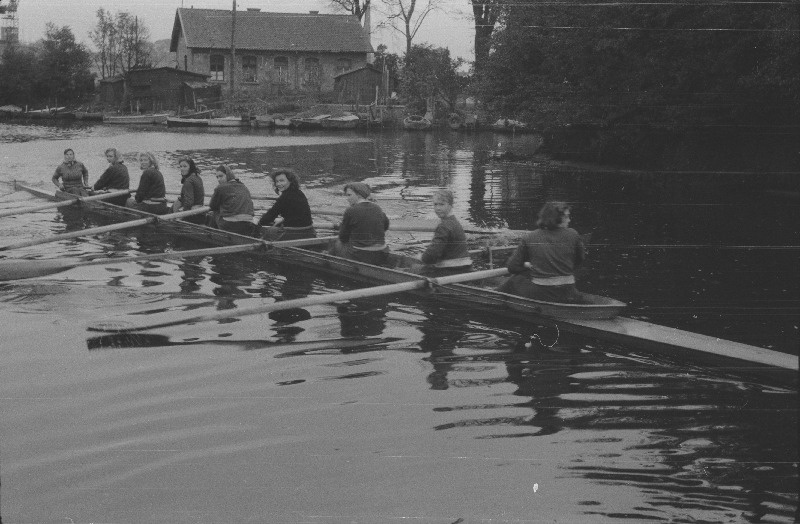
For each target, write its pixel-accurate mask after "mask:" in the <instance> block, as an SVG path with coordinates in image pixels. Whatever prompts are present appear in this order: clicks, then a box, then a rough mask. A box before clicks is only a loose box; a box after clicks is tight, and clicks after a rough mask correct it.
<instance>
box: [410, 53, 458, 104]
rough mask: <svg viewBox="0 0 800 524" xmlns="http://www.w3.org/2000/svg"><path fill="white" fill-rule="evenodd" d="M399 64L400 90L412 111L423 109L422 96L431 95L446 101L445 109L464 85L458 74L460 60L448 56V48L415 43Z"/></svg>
mask: <svg viewBox="0 0 800 524" xmlns="http://www.w3.org/2000/svg"><path fill="white" fill-rule="evenodd" d="M405 63H406V65H405V67H404V68H403V74H402V77H403V94H404V96H405V98H406V99H407V101H408V105H410V106H411V107H412V108H413V109H414V110H415V112H420V113H421V112H423V111H422V108H425V107H426V100H427V99H429V98H433V99H435V100H439V101H442V102H444V103H445V104H447V106H448V107H447V108H448V112H450V111H452V110H453V108H454V107H455V104H456V97H457V96H458V95H459V94H460V93H461V90H462V89H463V88H464V80H463V77H461V76H460V75H459V74H458V68H459V67H461V65H462V64H463V60H462V59H461V58H458V59H456V60H453V59H451V58H450V50H449V49H446V48H442V47H433V46H431V45H428V44H415V45H414V46H412V47H411V53H410V54H409V55H407V56H406V60H405Z"/></svg>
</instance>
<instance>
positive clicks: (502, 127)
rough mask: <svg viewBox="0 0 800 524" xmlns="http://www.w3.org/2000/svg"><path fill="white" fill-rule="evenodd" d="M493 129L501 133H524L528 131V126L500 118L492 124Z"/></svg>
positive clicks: (517, 121)
mask: <svg viewBox="0 0 800 524" xmlns="http://www.w3.org/2000/svg"><path fill="white" fill-rule="evenodd" d="M492 129H494V130H495V131H499V132H501V133H524V132H526V131H528V124H526V123H525V122H520V121H519V120H513V119H511V118H499V119H497V121H496V122H495V123H494V124H492Z"/></svg>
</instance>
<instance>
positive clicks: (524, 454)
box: [0, 124, 800, 524]
mask: <svg viewBox="0 0 800 524" xmlns="http://www.w3.org/2000/svg"><path fill="white" fill-rule="evenodd" d="M537 146H538V141H537V139H536V138H535V137H532V136H516V137H512V136H509V135H498V134H492V133H481V134H476V135H474V134H456V133H448V132H435V133H419V134H412V133H404V132H396V133H374V134H366V133H342V134H328V135H326V134H322V133H318V134H291V133H286V134H283V135H281V134H277V133H270V132H266V131H258V132H256V131H252V132H251V131H247V132H240V131H233V132H230V131H220V132H213V131H210V132H202V133H197V132H185V131H184V132H172V131H171V130H166V129H163V128H144V129H134V128H124V127H106V126H94V127H92V126H88V127H82V126H74V127H73V126H67V127H57V128H56V127H47V126H25V125H9V124H0V208H2V209H6V208H9V207H13V206H22V207H25V206H29V205H32V204H34V203H38V201H37V200H36V199H35V198H33V197H31V196H30V195H28V194H26V193H22V192H14V191H13V185H12V184H10V182H11V181H12V180H14V179H16V180H23V181H26V182H28V183H37V184H38V183H41V184H43V186H44V187H48V188H49V187H52V186H51V185H50V181H49V179H50V176H51V175H52V172H53V170H54V168H55V166H56V165H57V164H58V163H60V161H61V158H62V152H63V150H64V149H65V148H67V147H71V148H73V149H74V150H75V151H76V155H77V158H78V159H79V160H81V161H82V162H84V163H85V164H86V165H87V167H88V168H89V171H90V180H91V181H92V182H94V181H95V180H96V179H97V177H98V176H99V175H100V174H101V173H102V171H103V170H104V169H105V167H106V162H105V159H104V157H103V151H104V149H105V148H107V147H117V148H119V149H120V150H121V151H123V152H124V153H125V154H126V155H128V157H127V158H128V159H127V162H126V163H127V164H128V167H129V169H130V172H131V175H132V181H133V184H134V185H135V184H136V183H138V178H139V174H140V170H139V168H138V164H137V163H136V162H135V161H134V159H133V154H134V153H135V152H137V151H153V152H154V153H156V155H157V157H158V158H159V159H160V161H161V163H162V172H163V173H164V175H165V177H166V179H167V186H168V190H177V189H178V188H179V179H180V176H179V174H178V169H177V166H176V162H177V160H176V159H177V158H178V157H179V156H180V155H183V154H190V155H192V156H193V157H194V158H195V159H196V160H197V162H198V164H199V165H200V166H201V168H202V169H203V170H204V175H203V178H204V180H205V182H206V189H207V192H210V191H211V190H212V189H213V187H214V185H215V183H214V178H213V174H212V169H213V167H214V166H215V165H216V164H218V163H221V162H226V163H229V164H232V165H233V166H234V167H235V170H236V171H237V173H239V176H240V179H241V180H242V181H244V182H245V183H246V184H247V185H248V186H249V187H250V189H251V192H252V193H253V194H255V195H267V194H272V191H271V187H270V185H269V184H268V179H267V178H265V174H266V173H267V172H269V170H270V169H271V168H273V167H276V166H286V165H289V166H293V167H295V168H296V169H297V170H298V172H299V173H300V175H301V177H302V181H303V185H304V188H305V190H306V193H307V195H308V196H309V199H310V200H311V202H312V206H314V207H324V208H326V209H338V210H341V209H343V208H344V205H345V201H344V198H343V197H342V196H341V187H342V185H343V184H344V183H345V182H347V181H356V180H363V181H366V182H368V183H369V184H370V185H371V186H372V187H373V188H374V189H375V191H376V193H377V194H378V196H379V198H380V199H381V200H380V203H381V205H382V206H383V207H384V209H385V210H386V212H387V214H388V215H390V217H392V218H393V219H395V220H397V221H400V220H402V219H418V218H430V219H433V218H434V214H433V212H432V209H431V204H430V194H431V193H432V192H433V191H434V190H435V189H436V188H437V187H448V188H450V189H452V190H453V191H454V192H455V194H456V199H457V202H456V205H455V213H456V215H457V216H458V217H459V218H460V219H461V221H462V222H463V223H465V224H471V225H474V226H481V227H491V228H510V229H526V228H532V227H533V225H534V222H535V215H536V211H537V210H538V208H539V207H540V206H541V204H542V203H543V202H544V201H546V200H551V199H559V200H567V201H570V202H573V203H574V208H573V223H572V226H573V227H575V228H576V229H577V230H578V231H579V232H581V233H591V234H592V237H591V248H590V253H589V256H590V260H589V262H588V264H587V267H585V268H584V269H583V270H582V271H581V273H580V275H579V277H580V287H581V288H582V289H584V290H586V291H589V292H593V293H597V294H604V295H609V296H613V297H615V298H618V299H620V300H623V301H625V302H628V303H629V304H630V308H629V310H628V311H627V312H626V314H627V315H628V316H632V317H635V318H640V319H646V320H650V321H653V322H655V323H658V324H664V325H668V326H672V327H678V328H681V329H686V330H690V331H694V332H698V333H703V334H706V335H711V336H715V337H719V338H724V339H729V340H735V341H738V342H744V343H747V344H752V345H756V346H761V347H767V348H771V349H774V350H777V351H782V352H789V353H793V354H795V355H796V354H797V350H798V338H800V335H798V329H799V328H800V319H799V318H798V317H800V315H799V314H798V313H799V312H800V284H799V283H800V275H799V274H798V267H800V260H798V259H799V258H800V249H799V246H800V220H799V219H800V216H799V215H800V211H799V210H800V206H798V201H797V196H796V193H792V192H791V191H786V185H787V183H786V178H785V177H786V175H785V174H757V173H730V172H728V173H708V172H686V171H682V172H634V171H625V170H616V169H599V168H596V167H591V166H589V167H586V166H573V165H569V164H565V163H560V162H555V161H551V160H548V159H546V158H537V157H533V158H529V155H531V154H532V153H533V152H534V151H535V149H536V147H537ZM523 157H526V158H527V159H526V160H525V161H521V158H523ZM794 175H795V176H796V175H797V173H795V174H794ZM261 205H262V206H268V205H269V203H268V202H262V203H261ZM96 224H97V222H95V221H93V220H92V219H89V218H87V217H83V216H81V215H80V213H78V212H75V211H74V210H73V211H70V210H65V211H63V212H59V211H53V210H49V211H41V212H36V213H31V214H26V215H21V216H15V217H6V218H2V219H0V245H8V244H12V243H15V242H18V241H21V240H23V239H27V238H30V237H32V236H43V235H49V234H53V233H57V232H61V231H65V230H71V229H78V228H83V227H87V226H90V225H96ZM429 238H430V234H427V235H426V234H424V233H415V234H411V233H393V234H392V236H391V240H392V242H393V244H394V246H395V247H396V248H397V249H405V250H407V251H409V252H414V251H419V250H420V249H421V247H422V246H424V244H425V242H426V241H427V240H428V239H429ZM510 238H511V237H510V236H501V238H500V239H494V240H491V242H495V243H498V242H503V241H508V240H509V239H510ZM488 241H489V240H487V239H486V238H484V239H480V240H477V244H476V245H485V243H486V242H488ZM174 242H176V240H175V239H172V238H166V237H164V236H160V235H158V234H157V233H156V232H154V230H152V229H148V228H142V229H138V230H131V231H122V232H115V233H107V234H105V235H100V236H94V237H89V238H80V239H75V240H71V241H65V242H61V243H54V244H45V245H40V246H35V247H29V248H24V249H19V250H14V251H13V252H10V253H5V252H4V253H0V256H2V258H3V259H8V258H20V257H29V258H56V257H64V256H80V255H88V254H94V255H97V254H103V253H105V254H112V253H113V254H136V253H151V252H160V251H163V250H165V249H173V248H177V249H186V248H190V247H200V246H188V245H185V244H181V245H175V244H174ZM352 287H353V284H352V283H350V282H347V281H344V280H341V279H336V278H332V277H326V276H323V275H319V274H315V273H312V272H308V271H301V270H297V271H289V270H287V268H286V267H283V266H279V265H273V264H270V263H267V262H264V261H258V260H256V259H254V258H252V257H249V256H244V255H238V256H237V255H230V256H216V257H206V258H204V259H188V260H182V261H165V262H161V261H154V262H140V263H128V264H117V265H108V266H90V267H86V268H76V269H73V270H70V271H66V272H64V273H60V274H57V275H52V276H50V277H46V278H39V279H33V280H27V281H15V282H5V283H0V326H2V334H1V335H0V337H2V338H0V347H1V349H0V518H2V522H4V523H17V522H36V523H49V522H59V523H62V522H63V523H67V522H126V523H127V522H131V523H132V522H136V523H142V522H165V523H182V522H209V523H218V522H236V523H239V522H270V523H272V522H274V523H300V522H304V523H305V522H318V523H323V522H324V523H338V522H357V523H386V522H407V521H413V522H424V523H429V522H430V523H442V524H445V523H447V524H449V523H454V522H459V523H474V522H514V523H519V522H568V523H571V522H615V521H627V522H644V521H662V522H793V521H795V519H796V516H797V507H798V470H797V465H798V443H797V434H798V433H797V430H798V425H797V422H798V397H797V392H796V391H790V390H786V389H782V388H781V387H778V386H776V385H772V384H767V383H757V382H753V381H750V380H747V379H743V378H738V377H737V376H736V375H733V374H729V373H727V372H726V371H725V370H720V369H716V368H713V367H703V366H699V365H696V364H693V363H692V362H688V361H685V360H681V359H677V358H676V359H667V358H664V357H655V356H653V355H649V354H647V353H646V352H644V351H642V350H641V348H637V347H623V346H620V345H616V344H615V345H612V344H608V343H604V342H599V341H597V340H592V339H587V338H582V337H580V336H577V335H574V334H568V333H563V332H561V333H557V332H556V331H554V330H552V329H549V328H547V327H546V326H536V325H523V324H521V323H519V322H514V321H511V320H508V319H504V318H503V317H500V316H490V315H485V314H480V313H476V312H472V311H469V310H463V309H456V308H447V307H445V306H444V305H442V304H440V303H434V302H429V301H425V300H423V299H417V298H413V297H409V296H405V295H396V296H391V297H386V298H383V299H372V300H363V301H357V302H351V303H348V304H338V305H337V304H332V305H325V306H315V307H310V308H307V309H305V310H293V311H289V312H284V313H277V314H272V315H262V316H247V317H242V318H240V319H237V320H231V321H222V322H209V323H202V324H196V325H192V326H181V327H173V328H164V329H160V330H154V331H150V332H147V333H142V334H139V335H136V336H127V337H120V336H107V337H100V336H98V333H96V332H90V331H87V329H86V328H87V325H89V324H90V323H92V322H95V321H97V320H101V319H119V318H129V319H130V318H133V319H135V320H136V321H137V322H146V323H147V322H155V321H156V319H157V320H164V319H167V318H170V317H171V316H175V317H178V316H182V315H197V314H205V313H211V312H214V311H217V310H225V309H233V308H239V307H250V306H256V305H258V304H262V303H265V302H270V301H272V300H273V298H295V297H301V296H306V295H308V294H313V293H321V292H329V291H334V290H342V289H351V288H352ZM531 337H534V338H535V339H538V340H534V341H533V343H532V347H531V348H530V349H526V348H525V347H524V344H525V342H528V341H529V340H531ZM364 340H366V342H364Z"/></svg>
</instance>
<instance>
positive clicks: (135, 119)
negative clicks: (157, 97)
mask: <svg viewBox="0 0 800 524" xmlns="http://www.w3.org/2000/svg"><path fill="white" fill-rule="evenodd" d="M168 117H169V114H168V113H154V114H147V115H103V123H105V124H166V123H167V118H168Z"/></svg>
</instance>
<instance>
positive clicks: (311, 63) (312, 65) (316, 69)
mask: <svg viewBox="0 0 800 524" xmlns="http://www.w3.org/2000/svg"><path fill="white" fill-rule="evenodd" d="M305 83H306V87H312V88H313V87H316V88H319V86H320V84H321V83H322V68H321V67H320V65H319V59H318V58H314V57H309V58H306V60H305Z"/></svg>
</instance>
